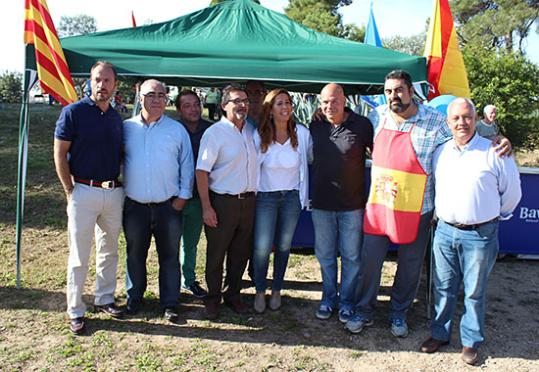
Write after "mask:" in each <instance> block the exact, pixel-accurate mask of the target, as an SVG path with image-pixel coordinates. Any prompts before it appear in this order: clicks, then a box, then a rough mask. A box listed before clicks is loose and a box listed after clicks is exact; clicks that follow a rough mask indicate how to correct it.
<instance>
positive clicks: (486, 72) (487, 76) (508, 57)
mask: <svg viewBox="0 0 539 372" xmlns="http://www.w3.org/2000/svg"><path fill="white" fill-rule="evenodd" d="M463 56H464V62H465V64H466V69H467V71H468V80H469V82H470V87H471V93H472V99H473V101H474V103H475V104H476V105H477V107H478V112H481V111H482V110H483V108H484V107H485V106H486V105H487V104H493V105H495V106H497V107H498V119H499V122H500V126H501V129H502V132H503V133H504V134H505V135H506V136H507V137H508V138H509V139H510V140H511V142H512V143H513V146H514V147H516V148H519V147H524V148H528V149H530V148H534V147H536V146H539V121H537V117H535V118H534V117H533V115H537V112H538V110H539V85H537V77H538V76H539V67H538V66H537V65H535V64H533V63H532V62H530V61H528V60H527V59H526V58H525V57H523V56H522V55H520V54H519V53H507V52H502V53H496V52H492V51H485V50H484V49H481V48H476V49H474V48H469V47H468V48H466V49H465V50H464V53H463Z"/></svg>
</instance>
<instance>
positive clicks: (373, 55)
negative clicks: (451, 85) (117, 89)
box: [62, 0, 426, 93]
mask: <svg viewBox="0 0 539 372" xmlns="http://www.w3.org/2000/svg"><path fill="white" fill-rule="evenodd" d="M62 46H63V49H64V53H65V55H66V59H67V62H68V65H69V68H70V71H71V73H72V75H73V76H87V75H88V73H89V69H90V67H91V66H92V65H93V63H95V61H97V60H107V61H109V62H111V63H113V64H114V65H115V66H116V67H117V69H118V73H119V74H121V75H128V76H152V77H156V78H158V79H161V80H163V81H166V82H167V83H170V84H177V85H193V86H212V85H222V84H224V83H226V82H231V81H246V80H263V81H265V82H266V84H267V85H268V86H270V87H271V86H282V87H286V88H288V89H290V90H293V91H303V92H318V91H319V90H320V88H321V86H322V85H323V84H325V83H327V82H336V83H340V84H342V85H344V86H345V87H346V88H347V91H348V92H349V93H351V92H353V91H355V92H357V91H359V90H361V91H362V92H370V91H373V90H372V89H374V90H379V89H380V85H383V82H384V76H385V75H386V74H387V73H388V72H389V71H391V70H393V69H396V68H401V69H404V70H407V71H408V72H410V74H411V75H412V78H413V80H414V81H425V80H426V65H425V59H424V58H423V57H417V56H410V55H408V54H403V53H399V52H395V51H392V50H388V49H383V48H377V47H373V46H370V45H366V44H362V43H357V42H353V41H350V40H345V39H341V38H337V37H333V36H329V35H326V34H324V33H320V32H315V31H313V30H311V29H309V28H307V27H305V26H303V25H300V24H298V23H296V22H294V21H292V20H290V19H289V18H288V17H287V16H286V15H283V14H280V13H278V12H274V11H272V10H269V9H267V8H264V7H263V6H260V5H258V4H256V3H254V2H253V1H251V0H234V1H231V0H229V1H225V2H223V3H220V4H218V5H215V6H211V7H208V8H205V9H202V10H200V11H197V12H194V13H191V14H188V15H185V16H182V17H179V18H176V19H173V20H171V21H168V22H163V23H157V24H152V25H148V26H142V27H136V28H126V29H120V30H113V31H107V32H99V33H95V34H89V35H83V36H75V37H68V38H64V39H62Z"/></svg>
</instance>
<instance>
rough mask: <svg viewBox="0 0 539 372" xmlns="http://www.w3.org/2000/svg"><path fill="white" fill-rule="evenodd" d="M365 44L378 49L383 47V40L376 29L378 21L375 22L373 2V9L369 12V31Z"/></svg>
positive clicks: (367, 30)
mask: <svg viewBox="0 0 539 372" xmlns="http://www.w3.org/2000/svg"><path fill="white" fill-rule="evenodd" d="M364 43H365V44H369V45H374V46H377V47H381V46H382V39H380V34H379V33H378V27H376V21H375V20H374V13H373V12H372V2H371V9H370V11H369V23H367V29H366V30H365V41H364Z"/></svg>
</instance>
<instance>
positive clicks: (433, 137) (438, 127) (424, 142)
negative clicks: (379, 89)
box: [369, 104, 452, 214]
mask: <svg viewBox="0 0 539 372" xmlns="http://www.w3.org/2000/svg"><path fill="white" fill-rule="evenodd" d="M369 120H370V121H371V122H372V125H373V127H374V147H376V136H377V135H378V133H379V132H380V130H381V129H382V128H383V127H384V126H385V128H387V129H390V130H398V131H401V132H409V131H410V130H412V134H411V137H412V146H413V147H414V150H415V153H416V156H417V159H418V161H419V163H420V164H421V166H422V167H423V170H424V171H425V173H427V185H426V186H425V197H424V201H423V208H422V210H421V213H422V214H424V213H427V212H430V211H431V210H433V209H434V182H433V178H432V158H433V156H434V151H435V150H436V148H437V147H438V146H439V145H441V144H443V143H445V142H447V141H448V140H450V139H451V138H452V135H451V131H450V129H449V127H448V126H447V124H446V121H445V116H444V115H442V114H441V113H440V112H438V111H436V109H434V108H431V107H429V106H425V105H422V104H418V111H417V114H416V115H414V116H412V117H411V118H409V119H407V120H405V121H404V122H403V123H401V124H400V125H399V124H397V123H396V122H395V120H394V119H393V117H392V116H391V114H390V110H389V108H388V106H387V105H382V106H379V107H377V108H376V109H375V110H372V111H371V113H370V114H369ZM395 156H398V154H395Z"/></svg>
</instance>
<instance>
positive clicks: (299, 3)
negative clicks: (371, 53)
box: [285, 0, 365, 41]
mask: <svg viewBox="0 0 539 372" xmlns="http://www.w3.org/2000/svg"><path fill="white" fill-rule="evenodd" d="M351 3H352V0H322V1H318V0H290V2H289V3H288V6H287V7H286V8H285V12H286V15H287V16H288V17H289V18H290V19H292V20H294V21H296V22H298V23H301V24H302V25H304V26H307V27H309V28H311V29H313V30H315V31H319V32H324V33H326V34H329V35H333V36H338V37H342V38H346V39H351V40H355V41H362V40H363V39H364V37H365V28H364V27H362V28H359V27H357V26H355V25H343V23H342V16H341V15H340V14H339V12H338V9H339V8H340V7H343V6H346V5H350V4H351Z"/></svg>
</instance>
